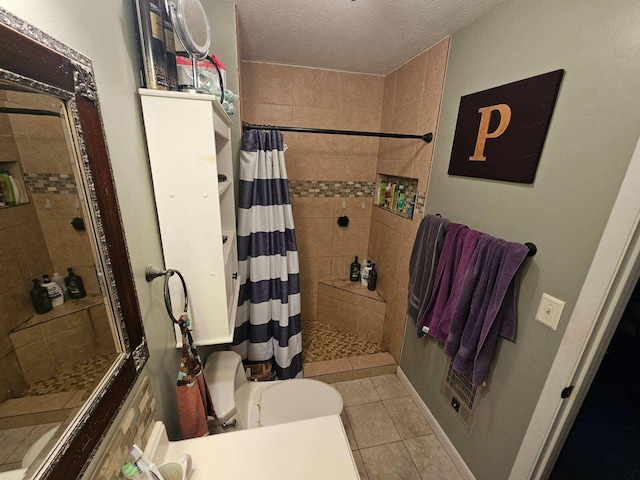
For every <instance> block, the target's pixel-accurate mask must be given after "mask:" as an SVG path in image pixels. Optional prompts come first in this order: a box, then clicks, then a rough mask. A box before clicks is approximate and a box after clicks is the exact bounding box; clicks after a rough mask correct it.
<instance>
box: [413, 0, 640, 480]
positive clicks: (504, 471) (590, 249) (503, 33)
mask: <svg viewBox="0 0 640 480" xmlns="http://www.w3.org/2000/svg"><path fill="white" fill-rule="evenodd" d="M639 22H640V4H638V3H637V2H636V1H633V0H610V1H607V2H599V1H595V0H589V1H566V2H557V1H552V0H543V1H540V0H538V1H532V0H528V1H525V0H512V1H509V2H506V3H505V4H503V5H501V6H500V7H498V8H497V9H495V10H493V11H491V12H489V13H488V14H486V15H484V16H483V17H481V18H480V19H478V20H477V21H475V22H474V23H472V24H471V25H469V26H468V27H466V28H464V29H463V30H461V31H459V32H457V33H456V34H454V35H453V37H452V40H451V50H450V56H449V64H448V71H447V77H446V81H445V89H444V97H443V105H442V110H441V117H440V124H439V130H438V135H437V144H436V149H435V156H434V161H433V166H432V173H431V180H430V186H429V192H428V197H427V205H426V212H428V213H435V212H440V213H442V215H443V216H445V217H447V218H449V219H451V220H452V221H455V222H460V223H464V224H467V225H468V226H469V227H471V228H474V229H478V230H481V231H484V232H487V233H489V234H492V235H494V236H497V237H502V238H505V239H508V240H514V241H520V242H526V241H532V242H534V243H536V244H537V246H538V249H539V250H538V254H537V255H536V256H535V257H534V258H532V259H528V260H527V261H526V262H525V267H524V269H523V271H522V282H521V288H520V298H519V305H518V315H519V323H518V333H517V338H516V341H515V343H511V342H508V341H503V340H501V341H500V342H499V347H498V350H497V352H496V358H495V359H494V360H495V361H494V364H493V368H492V373H491V375H490V377H489V380H488V388H487V389H486V390H485V392H484V395H483V398H482V400H481V402H482V403H481V405H480V412H479V416H478V420H477V423H476V426H475V430H474V432H473V433H469V432H468V431H467V430H466V429H465V428H464V427H463V425H462V423H461V422H460V421H459V420H458V419H457V418H456V417H455V416H454V415H453V414H452V410H451V409H450V407H449V406H448V405H447V404H446V403H445V402H444V400H443V399H442V397H441V396H440V394H439V384H440V382H441V380H442V376H443V372H444V369H445V363H446V362H445V356H444V353H443V349H442V347H441V345H438V344H437V343H435V342H433V341H430V340H417V339H416V338H415V333H414V329H413V328H411V327H412V326H408V328H407V333H406V335H405V339H404V351H403V355H402V359H401V367H402V369H403V370H404V372H405V373H406V374H407V375H408V377H409V379H410V380H411V382H412V384H413V385H414V386H415V388H416V390H417V391H418V392H419V393H420V395H421V397H422V398H423V400H424V401H425V403H426V404H427V406H428V407H429V409H430V410H431V411H432V412H433V413H434V415H435V416H436V418H437V420H438V422H439V423H440V424H441V426H442V427H443V428H444V430H445V432H446V433H447V435H448V436H449V438H450V439H451V440H452V442H453V443H454V445H455V447H456V448H457V450H458V451H459V452H460V454H461V455H462V457H463V458H464V460H465V462H466V463H467V465H468V466H469V467H470V468H471V470H472V471H473V473H474V475H475V476H476V477H477V478H478V479H479V480H483V479H486V480H498V479H504V478H507V476H508V474H509V472H510V469H511V466H512V465H513V461H514V459H515V455H516V453H517V451H518V449H519V446H520V443H521V441H522V438H523V436H524V433H525V430H526V428H527V425H528V423H529V420H530V418H531V415H532V412H533V409H534V407H535V404H536V402H537V399H538V396H539V394H540V391H541V389H542V386H543V384H544V381H545V379H546V377H547V375H548V372H549V369H550V366H551V363H552V361H553V359H554V356H555V354H556V352H557V349H558V345H559V343H560V340H561V339H562V335H563V332H564V331H565V329H566V326H567V322H568V319H569V317H570V315H571V312H572V310H573V308H574V305H575V302H576V299H577V297H578V294H579V292H580V288H581V286H582V284H583V282H584V279H585V276H586V272H587V270H588V268H589V265H590V263H591V260H592V258H593V255H594V253H595V249H596V246H597V244H598V241H599V239H600V236H601V234H602V231H603V229H604V226H605V222H606V220H607V218H608V215H609V212H610V210H611V207H612V205H613V202H614V200H615V197H616V194H617V192H618V190H619V187H620V184H621V181H622V178H623V176H624V173H625V170H626V167H627V165H628V163H629V160H630V158H631V154H632V152H633V148H634V146H635V143H636V141H637V140H638V135H639V134H640V122H638V112H639V111H640V89H638V85H639V84H640V61H639V59H640V35H639V34H638V28H637V26H638V24H639ZM560 68H562V69H565V70H566V73H565V77H564V81H563V83H562V86H561V89H560V94H559V96H558V102H557V104H556V108H555V113H554V115H553V119H552V122H551V126H550V129H549V134H548V136H547V140H546V143H545V146H544V150H543V153H542V157H541V160H540V164H539V168H538V172H537V176H536V180H535V183H534V184H533V185H519V184H510V183H505V182H497V181H490V180H481V179H470V178H464V177H453V176H449V175H447V168H448V165H449V156H450V153H451V146H452V142H453V135H454V131H455V125H456V117H457V111H458V105H459V101H460V97H461V96H462V95H465V94H469V93H473V92H477V91H481V90H484V89H487V88H490V87H494V86H498V85H502V84H505V83H509V82H512V81H516V80H520V79H524V78H527V77H530V76H534V75H537V74H541V73H545V72H549V71H552V70H556V69H560ZM542 292H548V293H550V294H551V295H553V296H555V297H558V298H560V299H562V300H565V301H566V302H567V305H566V307H565V310H564V313H563V315H562V319H561V322H560V326H559V328H558V331H557V332H553V331H551V330H550V329H548V328H546V327H544V326H543V325H541V324H539V323H538V322H536V321H535V320H534V317H535V313H536V309H537V306H538V302H539V300H540V296H541V294H542Z"/></svg>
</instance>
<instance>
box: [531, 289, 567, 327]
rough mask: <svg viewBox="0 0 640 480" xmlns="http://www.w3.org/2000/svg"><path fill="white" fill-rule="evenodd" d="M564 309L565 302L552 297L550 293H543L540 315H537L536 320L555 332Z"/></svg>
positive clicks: (539, 309)
mask: <svg viewBox="0 0 640 480" xmlns="http://www.w3.org/2000/svg"><path fill="white" fill-rule="evenodd" d="M563 308H564V302H563V301H562V300H559V299H557V298H556V297H552V296H551V295H549V294H548V293H543V294H542V298H541V299H540V306H539V307H538V313H536V320H537V321H539V322H540V323H542V324H543V325H545V326H547V327H549V328H550V329H551V330H553V331H554V332H555V331H556V330H557V329H558V323H560V316H561V315H562V309H563Z"/></svg>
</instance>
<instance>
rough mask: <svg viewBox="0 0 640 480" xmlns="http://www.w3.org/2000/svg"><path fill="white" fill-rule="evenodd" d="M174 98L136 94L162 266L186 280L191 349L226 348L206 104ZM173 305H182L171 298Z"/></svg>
mask: <svg viewBox="0 0 640 480" xmlns="http://www.w3.org/2000/svg"><path fill="white" fill-rule="evenodd" d="M180 95H181V94H175V93H173V92H172V93H171V94H170V95H165V96H162V95H158V94H152V93H150V94H148V95H144V94H143V95H142V106H143V113H144V123H145V130H146V135H147V145H148V149H149V158H150V162H151V172H152V176H153V186H154V194H155V198H156V208H157V211H158V223H159V225H160V234H161V237H162V250H163V254H164V261H165V267H166V268H175V269H177V270H179V271H180V272H181V273H182V274H183V276H184V278H185V280H186V282H187V286H188V289H189V316H190V318H191V321H192V328H193V337H194V340H195V342H196V344H197V345H211V344H217V343H226V342H229V341H230V340H231V338H232V334H233V332H232V331H230V330H229V318H228V310H227V287H226V272H225V262H224V258H223V245H222V227H221V220H220V202H219V194H218V171H217V155H216V148H215V138H214V137H215V136H214V112H213V110H212V107H211V102H210V101H209V100H200V99H193V98H191V97H185V98H175V97H179V96H180ZM173 303H174V305H175V308H176V309H177V310H179V309H180V308H181V307H180V302H179V300H178V299H176V301H174V302H173ZM179 313H180V312H179V311H176V312H174V315H178V314H179ZM178 341H179V338H178Z"/></svg>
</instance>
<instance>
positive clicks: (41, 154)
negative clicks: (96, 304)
mask: <svg viewBox="0 0 640 480" xmlns="http://www.w3.org/2000/svg"><path fill="white" fill-rule="evenodd" d="M0 103H1V104H3V105H8V106H14V107H15V106H23V107H24V106H27V107H31V108H43V109H49V110H51V109H56V108H59V106H60V105H59V102H58V101H57V100H55V99H51V98H49V97H46V96H43V95H33V94H25V93H22V92H3V93H2V97H0ZM69 148H70V147H69V139H68V137H67V134H66V132H65V130H64V124H63V121H62V119H60V118H58V117H48V116H32V115H2V116H1V117H0V162H2V161H11V162H16V161H17V162H19V163H20V166H21V169H22V171H23V173H28V172H37V173H68V174H73V169H72V163H71V162H72V161H73V160H72V157H71V156H70V154H69ZM0 167H2V164H1V163H0ZM30 197H31V203H29V204H26V205H19V206H16V207H10V208H4V209H0V401H2V400H5V399H7V398H11V397H14V396H17V395H20V394H21V393H22V391H23V390H24V389H25V388H26V386H27V384H26V383H25V377H24V375H23V373H22V372H21V370H20V366H19V361H18V358H17V356H16V352H15V351H14V349H13V347H12V345H11V342H10V340H9V336H8V333H9V331H10V330H12V329H14V328H15V327H17V326H18V325H20V324H22V323H24V322H25V321H27V320H28V319H29V318H31V317H32V316H33V314H34V309H33V305H32V304H31V300H30V298H29V291H30V290H31V288H32V286H33V285H32V283H31V279H32V278H39V277H41V276H42V275H43V274H45V273H48V274H50V275H51V274H52V273H53V272H54V271H58V272H60V273H61V274H63V275H66V268H67V267H68V266H73V267H74V270H75V271H76V273H78V274H79V275H81V276H82V277H83V280H84V283H85V287H86V289H87V292H88V293H94V294H100V290H99V287H98V281H97V277H96V274H95V268H94V263H93V254H92V252H91V247H90V244H89V237H88V234H87V232H86V231H85V232H77V231H76V230H74V229H73V228H72V227H71V225H70V223H71V220H72V219H73V218H74V217H76V216H80V212H79V211H78V210H77V208H76V204H77V201H78V197H77V195H70V194H35V193H31V194H30ZM47 200H49V202H50V203H51V208H45V204H46V201H47Z"/></svg>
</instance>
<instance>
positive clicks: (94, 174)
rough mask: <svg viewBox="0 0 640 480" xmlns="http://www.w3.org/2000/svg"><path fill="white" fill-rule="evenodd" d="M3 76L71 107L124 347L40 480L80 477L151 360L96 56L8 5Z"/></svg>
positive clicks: (0, 52) (0, 28)
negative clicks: (56, 36)
mask: <svg viewBox="0 0 640 480" xmlns="http://www.w3.org/2000/svg"><path fill="white" fill-rule="evenodd" d="M0 45H2V48H1V49H0V80H2V81H4V82H9V83H12V84H15V85H17V86H19V88H21V89H24V90H27V91H29V90H30V91H32V92H40V93H44V94H47V95H50V96H53V97H57V98H59V99H60V100H61V101H62V102H63V103H64V104H65V106H66V110H67V114H68V116H69V119H70V123H71V127H72V130H74V131H73V132H72V134H73V136H74V137H75V142H76V145H77V150H78V156H79V157H80V158H79V163H80V165H79V170H80V172H81V174H80V175H81V177H82V186H83V188H84V191H85V197H86V199H87V202H88V206H89V210H90V217H91V223H92V227H93V228H92V230H93V232H94V233H95V238H94V241H95V242H96V245H97V247H98V248H97V249H98V251H99V253H100V259H99V260H100V262H99V265H96V268H97V269H98V272H99V273H101V274H102V275H104V279H105V283H106V286H107V288H106V290H107V291H106V292H103V294H104V296H105V297H107V298H108V300H109V303H110V307H111V309H112V311H113V313H114V316H115V318H116V323H118V325H117V326H118V327H119V328H118V330H119V333H120V336H121V343H122V344H123V345H124V352H123V353H121V354H120V356H119V357H118V359H117V360H116V362H115V363H114V365H113V366H112V368H111V369H110V371H109V374H108V375H107V377H105V379H104V380H103V381H102V383H101V384H100V385H99V386H98V388H97V389H96V390H95V391H94V392H93V394H92V395H91V397H90V398H89V400H88V401H87V403H85V405H84V406H83V407H82V408H81V410H80V412H79V413H78V415H77V416H76V417H75V418H74V419H73V420H72V421H71V422H70V424H69V427H68V428H67V431H66V432H65V435H64V436H63V437H62V438H61V439H60V441H59V442H58V443H57V444H56V446H55V447H54V448H53V450H52V451H51V452H49V454H48V456H47V458H46V460H45V462H44V463H43V464H42V465H41V466H40V467H39V468H38V470H37V472H36V473H35V478H46V479H61V480H62V479H65V480H67V479H69V478H78V477H79V476H81V475H82V473H83V472H84V471H85V470H86V468H87V466H88V464H89V462H90V460H91V459H92V458H93V455H94V454H95V452H96V450H97V448H98V446H99V444H100V442H101V440H102V439H103V437H104V435H105V433H106V432H107V430H108V429H109V427H110V425H111V424H112V423H113V421H114V419H115V417H116V415H117V413H118V411H119V410H120V408H121V406H122V404H123V402H124V400H125V399H126V397H127V395H128V393H129V391H130V390H131V388H132V386H133V385H134V383H135V381H136V379H137V377H138V376H139V374H140V371H141V370H142V367H143V366H144V364H145V363H146V361H147V359H148V357H149V351H148V348H147V344H146V340H145V336H144V329H143V326H142V319H141V315H140V309H139V306H138V300H137V297H136V293H135V285H134V281H133V275H132V271H131V266H130V263H129V257H128V253H127V247H126V244H125V237H124V232H123V229H122V223H121V218H120V209H119V207H118V201H117V197H116V191H115V186H114V182H113V176H112V172H111V165H110V162H109V154H108V152H107V144H106V139H105V135H104V128H103V125H102V118H101V116H100V106H99V103H98V95H97V91H96V85H95V81H94V73H93V68H92V64H91V60H90V59H89V58H87V57H85V56H84V55H82V54H81V53H78V52H76V51H75V50H73V49H71V48H69V47H67V46H66V45H64V44H63V43H61V42H59V41H57V40H56V39H54V38H52V37H51V36H49V35H47V34H46V33H44V32H42V31H40V30H39V29H37V28H35V27H34V26H33V25H30V24H28V23H27V22H24V21H23V20H21V19H20V18H18V17H16V16H15V15H12V14H11V13H9V12H7V11H6V10H4V9H2V8H0Z"/></svg>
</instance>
